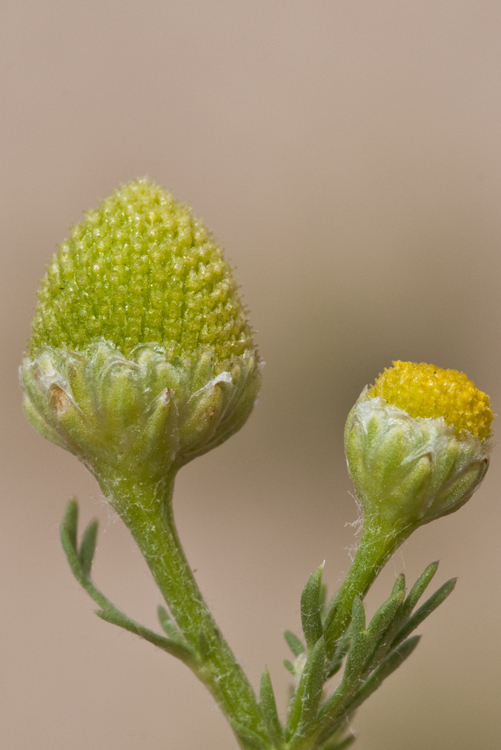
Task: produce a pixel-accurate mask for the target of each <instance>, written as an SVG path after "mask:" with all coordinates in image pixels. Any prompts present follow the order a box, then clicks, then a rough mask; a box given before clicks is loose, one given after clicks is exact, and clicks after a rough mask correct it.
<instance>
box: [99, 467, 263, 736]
mask: <svg viewBox="0 0 501 750" xmlns="http://www.w3.org/2000/svg"><path fill="white" fill-rule="evenodd" d="M174 478H175V472H174V471H173V472H171V473H170V474H169V475H168V476H167V477H164V479H163V480H162V481H161V482H157V483H153V482H149V481H147V480H146V481H144V479H143V478H141V480H138V479H134V478H132V479H129V478H127V479H124V478H123V477H120V478H115V479H114V480H113V479H112V480H111V481H109V480H107V481H106V482H103V481H101V486H102V489H103V491H104V492H105V493H106V494H107V496H108V497H109V498H110V501H111V504H112V505H113V507H114V508H115V510H116V511H117V512H118V513H119V515H120V516H121V518H122V520H123V521H124V522H125V524H126V525H127V527H128V528H129V530H130V532H131V533H132V536H133V537H134V539H135V541H136V542H137V544H138V546H139V549H140V550H141V552H142V553H143V555H144V558H145V560H146V562H147V564H148V567H149V568H150V570H151V572H152V574H153V577H154V579H155V581H156V583H157V585H158V587H159V589H160V591H161V592H162V595H163V597H164V599H165V601H166V602H167V605H168V607H169V609H170V612H171V614H172V616H173V617H174V619H175V620H176V622H177V624H178V626H179V628H180V630H181V631H182V633H183V635H184V636H185V638H186V640H187V641H188V643H189V644H190V646H191V647H192V649H193V651H194V653H195V654H197V655H198V659H197V661H198V665H199V666H198V669H197V670H196V674H197V676H198V677H199V679H200V680H201V681H202V682H203V683H204V684H205V685H206V686H207V687H208V688H209V690H210V691H211V693H212V694H213V695H214V697H215V698H216V700H217V701H218V703H219V704H220V706H221V708H222V709H223V711H224V713H225V714H226V716H227V717H228V719H230V723H235V722H236V723H237V724H239V725H241V727H245V728H246V729H249V730H251V732H253V733H256V734H257V735H259V736H260V737H261V738H263V740H265V742H266V744H269V740H268V741H267V733H266V731H265V729H264V726H263V723H262V719H261V714H260V710H259V706H258V703H257V699H256V696H255V693H254V691H253V689H252V686H251V684H250V683H249V681H248V679H247V677H246V675H245V674H244V672H243V670H242V668H241V667H240V665H239V664H238V663H237V661H236V659H235V656H234V655H233V653H232V651H231V649H230V647H229V646H228V644H227V643H226V641H225V640H224V638H223V636H222V634H221V631H220V630H219V628H218V626H217V624H216V622H215V620H214V619H213V617H212V615H211V613H210V611H209V608H208V606H207V604H206V603H205V601H204V599H203V596H202V593H201V591H200V589H199V587H198V585H197V582H196V580H195V578H194V576H193V573H192V570H191V568H190V566H189V564H188V561H187V559H186V557H185V554H184V551H183V548H182V546H181V542H180V540H179V537H178V534H177V529H176V526H175V523H174V515H173V510H172V493H173V489H174ZM239 741H240V744H241V745H242V746H244V744H243V743H242V740H241V739H239Z"/></svg>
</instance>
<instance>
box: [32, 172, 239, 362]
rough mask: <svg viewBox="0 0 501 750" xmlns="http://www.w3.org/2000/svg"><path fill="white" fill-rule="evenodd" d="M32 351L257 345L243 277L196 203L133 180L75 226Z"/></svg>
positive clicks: (44, 292)
mask: <svg viewBox="0 0 501 750" xmlns="http://www.w3.org/2000/svg"><path fill="white" fill-rule="evenodd" d="M39 300H40V301H39V304H38V307H37V309H36V312H35V317H34V320H33V338H32V340H31V343H30V351H31V354H32V356H35V355H36V353H37V351H38V350H39V349H40V348H42V347H44V346H50V347H54V348H62V349H70V350H73V351H79V350H82V349H84V348H85V347H86V346H87V345H88V344H90V343H92V342H93V341H95V340H96V339H105V340H107V341H110V342H111V343H113V344H114V345H115V346H116V347H117V348H118V349H119V350H120V351H121V352H122V354H124V355H125V356H127V355H128V354H129V353H130V352H131V351H132V350H133V349H134V348H135V347H136V346H138V345H140V344H150V343H156V344H160V345H162V346H168V347H169V348H170V349H171V350H172V351H173V353H174V354H186V353H189V352H193V351H194V350H195V349H197V348H198V347H199V346H211V347H213V350H214V352H215V356H216V360H217V361H219V362H222V361H224V360H225V359H228V358H231V357H233V356H239V355H241V354H243V353H244V352H245V351H246V350H247V349H251V348H253V343H252V336H251V331H250V328H249V325H248V323H247V320H246V315H245V310H244V308H243V306H242V303H241V301H240V298H239V295H238V293H237V285H236V281H235V279H234V278H233V275H232V273H231V269H230V266H229V265H228V263H227V262H226V261H225V259H224V258H223V254H222V251H221V249H220V248H219V247H218V246H217V244H216V243H215V242H214V240H213V238H212V237H211V235H210V233H209V232H208V230H207V229H206V228H205V226H204V225H203V224H202V222H200V221H199V220H197V219H195V218H194V217H193V216H192V214H191V211H190V209H189V208H188V207H187V206H184V205H181V204H180V203H178V202H177V201H176V200H175V199H174V198H173V196H172V195H170V194H169V193H167V192H165V191H164V190H163V189H162V188H160V187H158V186H157V185H155V184H154V183H152V182H151V181H150V180H148V179H140V180H135V181H133V182H130V183H128V184H126V185H124V186H122V187H121V188H120V189H119V190H117V191H116V192H115V193H114V195H112V196H111V197H110V198H108V199H107V200H105V201H104V202H103V203H102V205H101V207H100V208H99V209H98V210H96V211H89V212H87V213H86V217H85V221H84V222H83V223H81V224H78V225H77V226H76V227H74V229H73V230H72V233H71V237H70V238H69V240H67V241H66V242H63V244H62V245H61V247H60V249H59V252H58V253H57V254H56V255H55V256H54V259H53V260H52V263H51V264H50V265H49V267H48V271H47V274H46V276H45V278H44V280H43V282H42V287H41V290H40V292H39Z"/></svg>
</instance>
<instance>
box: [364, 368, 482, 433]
mask: <svg viewBox="0 0 501 750" xmlns="http://www.w3.org/2000/svg"><path fill="white" fill-rule="evenodd" d="M377 396H380V397H381V398H382V399H384V400H385V401H386V402H387V403H388V404H392V405H393V406H396V407H398V408H399V409H402V410H403V411H406V412H407V413H408V414H409V415H410V416H411V417H423V418H436V417H443V418H444V420H445V422H446V423H447V424H448V425H451V426H452V427H454V428H455V429H456V431H457V432H458V434H461V433H463V432H465V431H467V432H469V433H471V434H472V435H474V436H475V437H478V438H479V439H480V440H482V441H483V440H486V439H487V438H489V437H490V436H491V434H492V430H491V424H492V420H493V419H494V414H493V413H492V409H491V402H490V399H489V397H488V396H487V395H486V394H485V393H482V391H481V390H479V389H478V388H476V387H475V385H474V383H472V381H471V380H468V378H467V377H466V375H465V374H464V373H463V372H458V371H457V370H442V369H441V368H440V367H435V365H428V364H426V363H425V362H421V363H420V364H417V363H415V362H400V361H397V362H393V367H388V368H386V369H385V371H384V372H383V373H382V374H381V375H380V376H379V377H378V378H377V380H376V382H375V383H374V385H373V386H372V387H371V388H370V389H369V391H368V392H367V397H368V398H375V397H377Z"/></svg>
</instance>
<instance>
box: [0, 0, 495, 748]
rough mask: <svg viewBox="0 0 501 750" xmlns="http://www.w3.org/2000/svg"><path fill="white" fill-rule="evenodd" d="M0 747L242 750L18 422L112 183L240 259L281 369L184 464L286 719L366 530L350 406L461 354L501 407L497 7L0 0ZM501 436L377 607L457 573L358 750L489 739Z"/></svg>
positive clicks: (87, 511)
mask: <svg viewBox="0 0 501 750" xmlns="http://www.w3.org/2000/svg"><path fill="white" fill-rule="evenodd" d="M0 58H1V59H0V79H1V98H0V106H1V121H0V122H1V124H0V139H1V145H0V154H1V174H2V180H1V184H0V190H1V200H0V212H1V222H0V231H1V233H2V240H1V248H2V259H3V270H2V274H1V283H2V292H1V294H0V304H1V306H2V315H1V318H0V321H1V326H2V335H3V338H2V350H1V351H2V357H1V367H2V370H3V380H2V388H1V390H0V398H1V415H2V427H3V429H2V450H1V456H2V461H3V479H4V481H3V485H4V489H3V493H2V497H1V523H0V602H1V605H0V712H1V716H0V747H1V748H2V750H32V749H33V748H36V749H37V750H63V749H64V750H87V748H90V747H92V748H94V749H95V750H114V748H121V750H133V749H134V750H137V748H148V750H157V749H158V750H165V749H168V750H171V749H172V750H188V749H191V748H203V750H226V748H227V749H228V750H230V748H234V747H235V746H236V744H235V741H234V739H233V736H232V734H231V732H230V731H229V729H228V728H227V726H226V724H225V722H224V720H223V718H222V716H221V715H220V713H219V711H218V709H217V707H216V706H215V705H214V702H213V700H212V698H211V697H210V696H209V695H208V694H206V693H205V692H204V689H203V687H202V686H200V685H199V684H198V683H197V682H196V680H195V678H194V677H193V676H192V675H191V673H189V672H188V671H187V670H186V669H185V668H184V667H183V666H182V665H180V664H177V663H175V661H174V660H173V659H171V658H169V657H166V656H165V655H163V654H162V653H160V652H156V651H155V649H154V648H153V647H152V646H150V645H148V644H145V643H143V642H140V641H139V640H138V639H136V638H134V637H133V636H131V635H129V634H127V633H124V632H120V631H118V629H116V628H113V627H112V626H110V625H108V624H106V623H103V622H102V621H100V620H99V619H98V618H97V617H96V616H95V615H94V614H93V608H94V607H93V603H92V602H91V600H90V599H89V598H88V597H87V596H86V594H85V593H84V592H83V591H81V590H80V589H79V587H78V585H77V583H76V582H75V581H74V580H73V579H72V577H71V575H70V572H69V570H68V568H67V565H66V562H65V560H64V558H63V555H62V552H61V550H60V545H59V540H58V524H59V521H60V518H61V516H62V514H63V510H64V507H65V504H66V502H67V500H68V498H69V497H70V496H71V495H73V494H76V495H78V497H79V499H80V502H81V513H82V517H83V520H84V521H87V520H88V519H90V518H91V517H92V516H93V515H97V516H98V517H99V519H100V521H101V532H100V538H99V544H98V551H97V560H96V568H95V579H96V581H97V583H98V584H99V586H100V587H101V588H102V589H103V590H104V592H105V593H106V594H107V595H108V596H110V598H111V599H112V601H114V602H115V603H116V604H117V605H118V606H121V607H122V608H123V609H125V611H127V612H128V613H129V614H130V615H131V616H133V617H136V618H137V619H140V620H142V621H143V622H145V623H147V624H149V625H153V624H154V622H155V608H156V606H157V604H158V603H159V601H160V600H159V595H158V593H157V592H156V590H155V588H154V586H153V584H152V582H151V581H150V579H149V577H148V572H147V569H146V567H145V565H144V564H143V563H142V561H141V559H140V556H139V553H138V552H137V551H136V550H135V549H134V546H133V543H132V541H131V540H130V539H129V537H128V535H127V533H126V531H125V529H124V528H122V526H121V524H120V523H119V522H116V521H115V519H114V518H113V516H112V515H111V514H110V512H109V510H108V508H107V507H106V505H105V503H104V502H103V499H102V498H101V497H100V494H99V492H98V489H97V487H96V484H95V483H94V481H93V480H92V479H91V477H90V476H89V475H88V474H87V473H86V471H85V470H84V468H83V467H82V466H81V465H79V464H78V462H77V461H76V459H74V458H73V457H72V456H70V455H68V454H66V453H64V452H63V451H61V450H60V449H58V448H56V447H55V446H53V445H51V444H49V443H47V442H45V441H44V440H42V438H40V437H39V436H38V435H37V434H36V433H35V432H34V431H33V430H32V428H31V427H30V426H29V425H28V424H27V422H26V421H25V420H24V418H23V416H22V414H21V396H20V392H19V389H18V385H17V374H16V368H17V366H18V364H19V362H20V360H21V356H22V353H23V349H24V347H25V344H26V341H27V338H28V336H29V331H30V317H31V313H32V309H33V307H34V304H35V299H36V289H37V285H38V280H39V278H40V277H41V275H42V274H43V271H44V266H45V264H46V263H47V262H48V260H49V258H50V256H51V255H52V253H53V252H54V250H55V247H56V245H57V244H58V243H59V242H61V241H62V240H63V239H64V238H65V236H66V235H67V233H68V227H69V225H71V224H72V223H74V222H77V221H79V220H80V219H81V218H82V213H81V212H82V210H83V209H87V208H91V207H95V206H97V205H98V204H99V201H100V200H102V199H103V198H105V197H106V196H107V195H108V194H109V193H110V192H111V191H112V190H113V189H114V187H116V186H117V185H118V184H119V183H120V182H125V181H127V180H129V179H132V178H133V177H136V176H141V175H145V174H149V175H150V176H151V177H152V178H153V179H154V180H156V181H157V182H159V183H161V184H163V185H164V186H166V187H168V188H171V189H172V190H173V191H174V192H175V193H176V194H177V196H178V197H179V198H180V199H182V200H185V201H188V202H190V203H191V205H192V206H193V207H194V211H195V213H196V214H197V215H199V216H201V217H203V218H204V219H205V221H206V222H207V224H208V225H209V226H210V227H211V228H212V229H213V230H214V232H215V233H216V236H217V237H218V238H219V240H220V241H221V243H222V244H223V245H224V247H225V248H226V251H227V253H228V256H229V257H230V258H231V261H232V263H233V264H234V265H235V267H236V268H237V272H238V278H239V281H240V283H241V285H242V291H243V294H244V296H245V301H246V304H247V305H248V306H249V308H250V310H251V318H252V322H253V325H254V327H255V328H256V330H257V339H258V341H259V345H260V349H261V353H262V355H263V357H264V359H265V360H266V362H267V366H266V372H265V381H264V386H263V391H262V397H261V400H260V403H259V406H258V408H257V409H256V411H255V413H254V415H253V416H252V418H251V420H250V422H249V423H248V424H247V426H246V427H245V429H244V430H243V431H242V432H241V433H240V434H239V435H237V436H236V437H234V438H232V440H231V441H229V442H228V443H227V444H225V445H224V446H222V447H221V448H219V449H218V450H217V451H215V452H214V453H212V454H209V455H207V456H205V457H204V458H202V459H199V460H198V461H196V462H195V463H194V464H193V465H191V466H189V467H188V468H186V469H185V470H184V471H183V472H182V474H181V476H180V478H179V482H178V488H177V496H176V501H175V505H176V513H177V518H178V522H179V527H180V533H181V536H182V539H183V540H184V543H185V546H186V550H187V553H188V556H189V558H190V560H191V561H192V564H193V567H194V568H195V569H196V570H197V573H196V575H197V577H198V579H199V582H200V584H201V586H202V589H203V591H204V592H205V593H206V596H207V599H208V601H209V602H210V604H211V606H212V608H213V611H214V612H215V614H216V616H217V618H218V620H219V622H220V624H221V627H222V629H223V631H224V632H225V634H226V636H227V638H228V639H229V641H230V643H231V644H232V646H233V647H234V649H235V651H236V653H237V654H238V656H239V658H240V659H241V661H242V663H243V665H244V666H245V668H246V669H247V670H248V673H249V676H250V678H251V680H252V682H253V684H255V685H257V683H258V679H259V675H260V672H261V670H262V669H263V667H264V666H265V665H268V667H269V669H270V671H271V673H272V677H273V679H274V682H275V684H276V687H277V692H278V695H279V705H280V711H281V713H282V714H283V713H284V711H285V695H286V687H287V684H288V682H289V680H288V676H287V673H286V671H285V669H284V668H283V666H282V664H281V662H282V660H283V659H284V658H286V657H287V650H286V647H285V644H284V642H283V640H282V635H281V633H282V631H283V629H284V628H287V627H288V628H291V629H293V630H295V631H299V628H300V624H299V596H300V591H301V588H302V586H303V585H304V583H305V581H306V579H307V577H308V575H309V574H310V572H311V571H312V570H313V568H315V567H316V566H318V565H319V564H320V563H321V562H322V560H324V559H325V560H326V568H325V576H326V580H327V581H328V583H329V586H330V588H331V590H332V589H333V588H335V587H336V585H337V584H338V582H339V581H340V580H341V578H342V575H343V573H344V572H346V570H347V567H348V565H349V548H350V547H351V546H352V545H353V543H354V536H353V528H352V527H351V526H349V525H346V524H347V523H350V522H353V521H354V520H355V519H356V509H355V504H354V502H353V499H352V497H351V496H350V491H351V486H350V482H349V480H348V477H347V474H346V470H345V465H344V457H343V450H342V437H341V436H342V427H343V422H344V419H345V417H346V414H347V412H348V410H349V408H350V406H351V404H352V403H353V401H354V400H355V398H356V396H357V395H358V393H359V392H360V390H361V389H362V387H363V386H364V385H365V384H366V383H368V382H370V381H372V380H373V379H374V378H375V376H376V375H377V374H378V373H379V372H380V371H381V370H382V369H383V368H384V367H385V366H386V365H389V364H390V362H391V360H392V359H412V360H417V361H422V360H424V361H428V362H432V363H434V364H436V365H439V366H442V367H454V368H459V369H463V370H465V371H466V372H467V373H468V375H469V376H470V377H471V378H472V379H473V380H474V381H475V382H476V383H477V384H478V385H479V386H480V387H481V388H482V389H483V390H485V391H487V392H488V393H489V394H490V395H491V397H492V399H493V402H494V405H495V408H496V407H497V409H498V410H500V409H501V377H500V365H501V355H500V347H499V342H500V336H499V331H500V303H501V300H500V283H499V282H500V271H501V260H500V252H501V249H500V243H501V213H500V199H501V146H500V143H501V138H500V131H501V74H500V70H501V6H500V4H499V2H496V1H495V0H421V2H412V1H410V2H402V1H400V2H398V1H397V0H387V1H386V2H382V1H378V0H360V1H359V0H318V1H317V0H310V1H309V2H306V1H298V2H294V1H293V0H287V1H285V0H267V2H264V0H252V1H251V0H243V1H238V0H212V2H205V1H203V0H199V1H198V2H197V1H196V0H183V1H182V2H181V1H179V2H175V1H174V0H151V1H149V0H144V1H143V2H134V1H133V0H122V1H121V2H118V0H115V2H112V1H111V0H100V1H99V2H97V0H85V1H82V2H76V1H75V0H73V1H71V0H70V2H63V0H47V2H35V0H3V2H2V6H1V9H0ZM499 459H500V456H499V449H498V451H497V452H496V453H495V454H494V457H493V465H492V467H491V470H490V472H489V474H488V476H487V479H486V481H485V484H484V486H483V487H482V489H481V490H480V492H479V493H478V494H477V495H476V496H475V497H474V499H473V500H472V501H471V502H470V503H469V505H468V506H467V507H465V508H464V509H463V510H461V512H460V513H458V514H456V515H453V516H451V517H450V518H447V519H443V520H441V521H439V522H437V523H435V524H432V525H431V526H429V527H425V528H424V529H421V530H420V531H419V532H418V533H416V534H415V535H414V537H413V538H412V539H411V540H410V541H409V542H408V544H407V545H406V546H405V548H404V549H403V551H402V552H401V553H399V554H398V555H397V556H396V559H395V560H394V561H393V562H391V563H390V564H389V565H388V568H387V570H386V571H385V573H384V575H383V576H382V579H381V581H380V582H379V583H378V584H377V586H376V588H375V590H374V592H373V593H372V594H371V596H370V597H369V602H368V606H369V609H370V610H371V611H373V609H374V607H375V606H376V604H377V602H378V601H380V600H381V599H382V597H383V596H386V595H387V594H388V591H389V588H390V586H391V584H392V581H393V580H394V578H395V576H396V575H397V574H398V573H399V572H400V570H405V572H406V573H407V574H408V576H409V577H410V579H414V578H415V577H416V576H417V575H418V574H419V573H420V572H421V570H422V569H423V568H424V567H425V565H426V564H428V563H429V562H431V561H432V560H434V559H440V561H441V566H440V569H439V572H438V574H437V577H436V583H437V585H438V584H441V583H442V582H444V581H445V580H446V579H447V578H449V577H451V576H455V575H458V576H459V583H458V586H457V589H456V591H455V593H454V594H453V596H452V597H451V598H450V599H449V600H448V601H447V603H446V604H444V605H443V607H442V608H441V609H440V610H439V611H438V612H436V613H435V614H434V615H433V617H432V618H430V620H429V621H427V622H426V623H425V624H423V625H422V626H421V628H420V631H421V632H422V633H423V636H424V637H423V640H422V643H421V644H420V646H419V649H418V651H417V652H416V653H415V654H414V655H413V656H412V658H411V659H410V660H409V661H408V662H407V663H406V664H405V666H404V667H402V669H401V671H400V672H399V673H397V674H395V675H394V676H392V678H391V680H389V681H388V682H387V683H385V685H384V686H383V687H382V688H381V690H380V691H379V692H378V693H377V694H376V695H375V696H374V697H373V698H372V699H371V700H370V702H369V704H367V706H364V708H363V709H362V710H361V711H360V713H359V715H358V716H356V717H355V719H354V721H353V730H354V731H355V732H356V733H357V735H358V736H359V739H358V741H357V745H356V747H357V748H358V750H393V749H395V750H397V749H398V750H402V749H403V748H405V750H423V748H426V750H471V749H472V748H475V749H476V748H482V750H496V748H498V747H499V744H500V743H499V736H500V732H501V712H500V709H499V699H500V697H501V696H500V693H501V678H500V674H501V640H500V638H499V633H500V628H501V607H500V597H499V590H500V586H499V583H500V578H501V552H500V537H501V510H500V501H499V491H498V486H499V483H500V480H501V471H500V465H499Z"/></svg>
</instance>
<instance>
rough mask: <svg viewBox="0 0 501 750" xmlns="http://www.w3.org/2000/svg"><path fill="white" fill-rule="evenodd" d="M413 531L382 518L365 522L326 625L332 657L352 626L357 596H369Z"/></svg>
mask: <svg viewBox="0 0 501 750" xmlns="http://www.w3.org/2000/svg"><path fill="white" fill-rule="evenodd" d="M410 532H411V529H400V530H397V529H396V528H395V527H393V528H391V527H390V529H388V528H386V527H385V525H384V524H383V523H381V521H380V520H379V519H367V518H366V519H365V520H364V528H363V531H362V537H361V539H360V544H359V546H358V549H357V552H356V554H355V558H354V560H353V563H352V565H351V568H350V570H349V571H348V575H347V576H346V578H345V580H344V583H343V585H342V586H341V588H340V589H339V591H338V593H337V595H336V597H335V599H334V601H333V604H332V606H331V607H330V609H329V612H328V615H327V619H326V622H325V628H324V629H325V641H326V648H327V656H328V658H331V657H332V656H333V654H334V651H335V649H336V644H337V642H338V640H339V638H340V637H341V636H342V635H343V633H344V632H345V631H346V628H347V627H348V625H349V624H350V621H351V613H352V609H353V602H354V601H355V597H357V596H358V597H360V599H363V598H364V597H365V595H366V594H367V592H368V591H369V589H370V587H371V586H372V584H373V583H374V581H375V580H376V578H377V576H378V575H379V573H380V571H381V569H382V568H383V567H384V565H385V564H386V562H387V561H388V560H389V558H390V557H391V556H392V555H393V553H394V552H395V550H396V549H398V547H399V546H400V545H401V544H402V542H404V541H405V539H406V538H407V537H408V536H409V534H410Z"/></svg>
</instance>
